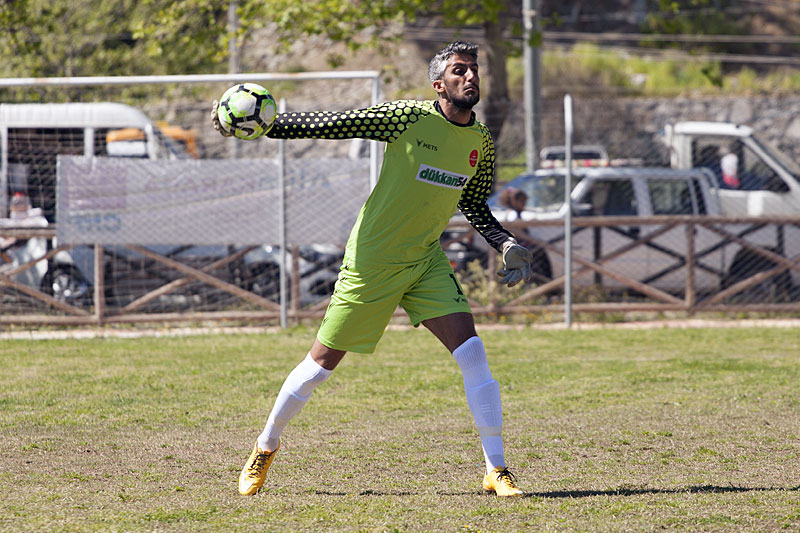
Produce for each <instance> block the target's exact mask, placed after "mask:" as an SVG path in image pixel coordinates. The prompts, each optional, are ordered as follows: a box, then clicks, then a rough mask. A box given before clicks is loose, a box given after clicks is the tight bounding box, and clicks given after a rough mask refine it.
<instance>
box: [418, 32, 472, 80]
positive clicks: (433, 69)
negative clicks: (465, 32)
mask: <svg viewBox="0 0 800 533" xmlns="http://www.w3.org/2000/svg"><path fill="white" fill-rule="evenodd" d="M454 54H466V55H468V56H472V58H473V59H475V60H476V61H477V59H478V45H477V44H472V43H467V42H464V41H455V42H452V43H450V44H448V45H447V46H445V47H444V48H442V49H441V50H439V51H438V52H437V53H436V55H435V56H433V59H431V62H430V63H429V64H428V79H429V80H431V83H433V82H435V81H436V80H440V79H442V76H444V69H445V68H446V67H447V60H448V59H450V57H451V56H453V55H454Z"/></svg>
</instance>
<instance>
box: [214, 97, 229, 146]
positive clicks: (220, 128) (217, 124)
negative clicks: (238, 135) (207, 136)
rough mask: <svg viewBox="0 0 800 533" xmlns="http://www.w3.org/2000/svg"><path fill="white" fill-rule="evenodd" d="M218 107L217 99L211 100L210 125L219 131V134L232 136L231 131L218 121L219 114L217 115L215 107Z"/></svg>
mask: <svg viewBox="0 0 800 533" xmlns="http://www.w3.org/2000/svg"><path fill="white" fill-rule="evenodd" d="M218 108H219V101H218V100H214V101H213V102H211V125H212V126H214V129H215V130H217V131H218V132H219V134H220V135H222V136H223V137H233V133H231V132H230V131H228V130H226V129H225V127H224V126H223V125H222V124H221V123H220V121H219V116H218V115H217V109H218Z"/></svg>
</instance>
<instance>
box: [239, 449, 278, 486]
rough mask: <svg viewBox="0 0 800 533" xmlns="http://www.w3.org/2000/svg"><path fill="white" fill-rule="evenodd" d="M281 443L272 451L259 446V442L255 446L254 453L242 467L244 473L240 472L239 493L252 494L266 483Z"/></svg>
mask: <svg viewBox="0 0 800 533" xmlns="http://www.w3.org/2000/svg"><path fill="white" fill-rule="evenodd" d="M280 447H281V445H280V443H278V447H277V448H275V449H274V450H273V451H271V452H265V451H263V450H262V449H261V448H259V447H258V443H256V445H255V446H254V447H253V453H251V454H250V458H249V459H248V460H247V463H246V464H245V465H244V468H242V473H241V474H239V494H242V495H243V496H252V495H253V494H255V493H256V492H258V489H260V488H261V486H262V485H263V484H264V480H265V479H267V470H269V465H271V464H272V460H273V459H275V454H276V453H278V450H279V449H280Z"/></svg>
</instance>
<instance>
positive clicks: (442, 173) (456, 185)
mask: <svg viewBox="0 0 800 533" xmlns="http://www.w3.org/2000/svg"><path fill="white" fill-rule="evenodd" d="M469 178H470V177H469V176H464V175H463V174H456V173H455V172H448V171H447V170H442V169H440V168H436V167H429V166H428V165H420V166H419V171H417V181H424V182H425V183H430V184H431V185H438V186H439V187H447V188H448V189H463V188H464V185H466V184H467V182H468V181H469Z"/></svg>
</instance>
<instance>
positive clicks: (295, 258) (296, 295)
mask: <svg viewBox="0 0 800 533" xmlns="http://www.w3.org/2000/svg"><path fill="white" fill-rule="evenodd" d="M291 290H292V314H293V315H294V316H295V317H296V316H298V314H297V313H298V311H300V247H299V246H297V245H295V246H292V289H291Z"/></svg>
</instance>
